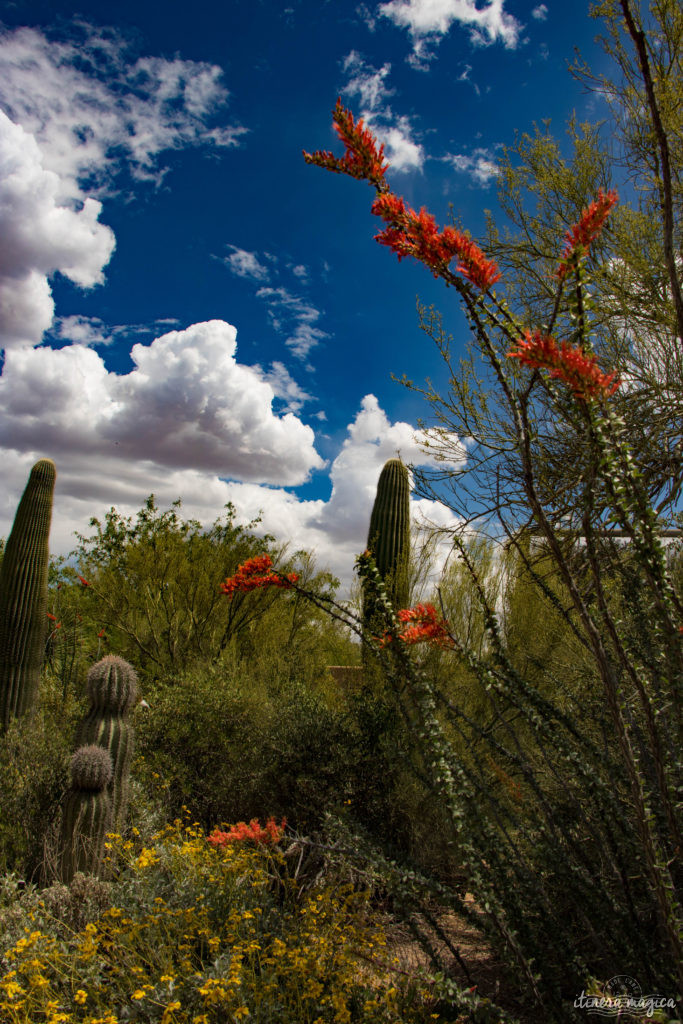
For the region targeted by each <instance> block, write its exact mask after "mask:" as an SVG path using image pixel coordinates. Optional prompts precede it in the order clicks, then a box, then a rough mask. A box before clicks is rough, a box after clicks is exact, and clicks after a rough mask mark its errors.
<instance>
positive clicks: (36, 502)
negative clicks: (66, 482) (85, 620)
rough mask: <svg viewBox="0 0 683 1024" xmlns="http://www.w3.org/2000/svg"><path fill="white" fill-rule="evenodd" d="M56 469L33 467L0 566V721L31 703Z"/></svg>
mask: <svg viewBox="0 0 683 1024" xmlns="http://www.w3.org/2000/svg"><path fill="white" fill-rule="evenodd" d="M56 476H57V472H56V469H55V464H54V462H52V461H51V460H50V459H40V461H39V462H36V464H35V466H34V467H33V469H32V470H31V475H30V476H29V479H28V483H27V485H26V490H25V491H24V493H23V495H22V498H21V501H20V502H19V507H18V509H17V513H16V516H15V517H14V525H13V526H12V531H11V533H10V535H9V538H8V540H7V545H6V547H5V553H4V557H3V560H2V568H0V725H1V727H2V729H3V730H4V729H6V728H7V726H8V725H9V723H10V721H11V719H13V718H15V717H17V716H19V715H23V714H25V713H26V712H27V711H30V710H31V708H32V707H33V706H34V704H35V701H36V697H37V695H38V686H39V682H40V670H41V668H42V664H43V658H44V655H45V640H46V636H47V570H48V557H49V552H48V538H49V535H50V521H51V519H52V495H53V492H54V487H55V479H56Z"/></svg>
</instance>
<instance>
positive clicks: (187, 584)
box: [55, 495, 336, 680]
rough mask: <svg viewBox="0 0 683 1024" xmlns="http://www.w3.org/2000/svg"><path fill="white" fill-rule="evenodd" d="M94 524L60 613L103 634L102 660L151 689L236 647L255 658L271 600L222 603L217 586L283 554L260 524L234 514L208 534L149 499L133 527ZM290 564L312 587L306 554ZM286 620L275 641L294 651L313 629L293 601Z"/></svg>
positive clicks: (325, 581) (116, 522)
mask: <svg viewBox="0 0 683 1024" xmlns="http://www.w3.org/2000/svg"><path fill="white" fill-rule="evenodd" d="M90 525H91V526H92V527H93V528H94V532H93V533H92V534H91V535H90V536H88V537H86V536H80V537H79V540H80V544H79V546H78V548H77V549H76V551H75V553H74V554H75V557H76V569H75V570H74V569H72V568H69V567H65V568H63V569H62V573H61V580H62V583H63V586H62V589H61V590H60V592H59V595H58V598H59V602H60V608H59V612H58V614H59V617H60V619H61V618H65V617H66V616H67V614H69V613H70V612H71V613H74V614H76V615H78V616H80V620H81V622H82V624H83V625H82V630H83V631H84V632H85V631H86V625H87V630H88V631H89V634H91V635H92V637H94V636H96V635H97V634H102V637H101V641H102V642H101V647H100V650H101V652H102V653H107V652H108V651H111V652H113V653H116V654H117V655H119V656H120V657H122V658H125V659H126V660H127V661H129V662H130V663H131V664H133V665H134V666H136V667H137V668H138V669H139V670H140V671H141V672H142V673H143V675H144V679H145V680H147V679H154V678H159V679H162V678H169V677H170V676H173V675H177V674H178V673H180V672H182V671H184V670H185V669H187V668H188V667H189V666H191V665H192V664H194V663H200V662H207V663H212V662H216V661H217V660H218V659H219V658H220V657H221V655H222V653H223V652H225V651H226V649H227V648H228V647H229V646H230V644H231V643H232V642H237V643H238V644H242V645H243V646H244V645H246V648H247V650H249V649H251V647H252V646H253V643H252V639H251V632H250V631H251V629H252V627H254V626H255V624H256V623H258V622H261V621H262V619H263V617H264V615H266V614H267V612H268V610H269V608H270V606H271V605H272V602H273V598H272V595H270V594H257V595H256V596H255V599H254V600H251V601H245V600H244V595H242V594H240V595H237V596H236V598H235V600H234V601H229V602H226V601H225V599H224V597H223V594H222V592H221V589H220V584H221V581H222V580H224V579H225V577H226V576H229V575H230V574H231V573H232V572H234V570H235V569H236V567H237V565H238V564H239V563H240V562H243V561H244V560H245V559H248V558H250V557H261V556H264V555H265V554H267V553H270V554H271V555H273V557H274V558H276V559H277V558H278V557H279V556H281V555H282V552H281V551H280V552H276V550H275V544H274V538H273V537H271V536H269V535H266V536H261V537H259V536H257V535H256V533H255V528H256V526H257V525H258V524H257V521H254V522H252V523H250V524H248V525H247V526H242V525H240V524H239V523H238V522H237V521H236V512H235V509H234V507H233V506H232V505H228V506H226V509H225V513H224V515H223V516H222V517H221V518H219V519H217V520H216V521H215V522H214V523H213V525H211V526H209V527H204V526H202V524H201V523H199V522H198V521H196V520H186V519H184V518H183V516H182V514H181V504H180V501H176V502H174V504H173V506H172V507H171V508H170V509H167V510H165V511H164V510H161V509H160V508H159V507H158V506H157V504H156V502H155V500H154V496H153V495H151V496H150V497H149V498H148V499H147V501H146V502H145V505H144V506H143V508H142V509H141V510H140V511H139V512H138V514H137V516H136V518H135V519H134V520H133V519H132V518H131V517H126V516H122V515H121V514H120V513H119V512H117V511H116V509H113V508H112V509H111V510H110V511H109V512H108V513H107V514H106V517H105V521H104V523H102V522H100V521H99V520H97V519H92V520H91V523H90ZM294 560H296V561H297V563H298V564H300V565H301V566H302V567H303V568H302V569H301V571H302V572H303V573H304V574H305V575H306V577H307V578H309V579H310V578H311V577H312V576H315V575H316V570H315V568H314V566H313V564H312V562H311V560H310V559H307V558H306V556H305V555H303V554H302V553H300V554H299V555H298V556H294ZM317 576H318V581H317V582H318V584H319V585H320V586H321V587H324V586H326V587H328V588H333V587H334V585H335V582H336V581H334V580H333V579H332V577H330V576H329V575H325V574H320V573H317ZM64 584H66V586H64ZM55 593H56V591H55ZM67 606H69V607H67ZM71 606H72V607H71ZM289 611H291V614H290V615H285V616H284V619H285V620H286V622H281V623H280V626H279V628H278V635H279V638H280V640H281V644H282V646H283V647H284V648H286V649H288V650H289V649H291V650H294V648H295V647H296V644H297V642H298V641H299V639H300V634H301V631H302V630H304V631H305V630H306V629H307V628H310V627H309V624H308V622H307V620H306V619H304V617H303V616H302V613H301V609H300V608H299V604H298V603H297V602H296V599H292V608H291V609H289ZM283 632H284V636H283V635H282V634H283Z"/></svg>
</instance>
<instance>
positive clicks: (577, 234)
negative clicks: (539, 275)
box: [557, 189, 619, 280]
mask: <svg viewBox="0 0 683 1024" xmlns="http://www.w3.org/2000/svg"><path fill="white" fill-rule="evenodd" d="M618 198H619V197H618V195H617V193H616V192H615V190H614V189H610V191H609V192H603V191H602V189H600V191H599V192H598V198H597V199H594V200H593V202H592V203H591V204H590V206H589V207H588V209H586V210H584V211H583V213H582V214H581V219H580V221H579V223H578V224H575V225H574V227H572V228H570V229H569V231H567V233H566V235H565V241H566V244H565V247H564V252H563V253H562V258H561V260H560V265H559V267H558V270H557V276H558V277H559V278H560V280H562V279H563V278H564V277H565V275H566V273H567V271H568V270H569V267H570V266H571V263H572V258H573V256H574V255H575V254H577V253H578V254H580V253H581V252H582V251H583V252H587V251H588V249H589V247H590V244H591V242H594V241H595V239H596V238H597V237H598V235H599V234H600V232H601V231H602V229H603V226H604V223H605V221H606V220H607V218H608V216H609V213H610V210H611V209H612V207H613V206H614V205H615V203H616V202H617V200H618Z"/></svg>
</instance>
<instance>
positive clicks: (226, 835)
mask: <svg viewBox="0 0 683 1024" xmlns="http://www.w3.org/2000/svg"><path fill="white" fill-rule="evenodd" d="M286 824H287V821H286V819H285V818H283V819H282V821H281V823H280V824H279V825H278V824H277V823H276V821H275V818H269V819H268V821H267V822H266V823H265V825H264V826H263V828H262V827H261V825H260V823H259V820H258V818H252V819H251V821H250V822H249V824H248V825H247V823H246V822H245V821H238V822H237V824H236V825H232V826H231V828H230V829H229V830H228V831H227V832H223V831H221V830H220V829H218V828H215V829H214V830H213V832H212V833H211V835H210V836H208V837H207V841H208V842H209V843H211V844H212V846H216V847H223V846H227V845H228V844H229V843H242V842H245V840H246V841H251V842H254V843H261V844H262V845H266V846H269V845H271V844H272V843H277V842H278V841H279V840H280V839H281V838H282V836H283V833H284V828H285V825H286Z"/></svg>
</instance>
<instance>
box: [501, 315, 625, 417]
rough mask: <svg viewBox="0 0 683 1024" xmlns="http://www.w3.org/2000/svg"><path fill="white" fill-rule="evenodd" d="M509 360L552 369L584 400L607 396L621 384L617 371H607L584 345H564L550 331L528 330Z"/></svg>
mask: <svg viewBox="0 0 683 1024" xmlns="http://www.w3.org/2000/svg"><path fill="white" fill-rule="evenodd" d="M508 359H519V361H520V363H523V364H524V365H525V366H532V367H538V368H539V369H542V370H549V371H550V376H551V377H557V378H558V379H559V380H563V381H564V382H565V384H568V385H569V387H570V388H571V389H572V391H573V392H574V395H575V397H576V398H578V399H579V400H580V401H582V402H589V401H590V400H591V399H593V398H607V397H608V396H609V395H613V394H614V392H615V391H616V390H617V388H618V387H619V380H618V379H616V374H615V373H603V372H602V370H601V369H600V367H599V366H598V363H597V359H596V358H595V356H594V355H587V354H586V353H585V352H584V351H583V349H582V348H579V347H578V346H577V347H575V346H573V345H568V344H567V342H566V341H563V342H562V343H561V344H560V345H558V344H557V342H556V341H555V339H554V338H553V337H552V336H551V335H549V334H541V332H540V331H534V332H533V334H532V332H531V331H526V341H519V342H517V348H516V349H513V350H512V351H510V352H508Z"/></svg>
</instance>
